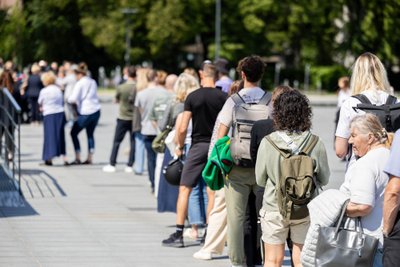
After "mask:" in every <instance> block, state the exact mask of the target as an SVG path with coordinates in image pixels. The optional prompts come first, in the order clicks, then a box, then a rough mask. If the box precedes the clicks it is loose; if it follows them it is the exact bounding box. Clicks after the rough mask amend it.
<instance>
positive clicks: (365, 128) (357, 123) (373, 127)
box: [350, 113, 391, 146]
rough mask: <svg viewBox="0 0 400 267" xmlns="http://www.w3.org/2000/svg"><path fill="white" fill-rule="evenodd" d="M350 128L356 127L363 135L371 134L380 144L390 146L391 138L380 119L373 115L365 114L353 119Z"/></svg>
mask: <svg viewBox="0 0 400 267" xmlns="http://www.w3.org/2000/svg"><path fill="white" fill-rule="evenodd" d="M350 127H355V128H356V129H357V130H359V131H360V132H361V133H362V134H369V133H371V134H372V135H373V136H374V137H375V138H376V140H377V141H378V142H379V143H380V144H385V145H386V146H390V143H391V138H389V134H388V133H387V131H386V129H385V128H383V126H382V124H381V122H380V121H379V118H378V117H377V116H376V115H374V114H372V113H365V114H363V115H360V116H356V117H354V118H353V119H352V121H351V123H350Z"/></svg>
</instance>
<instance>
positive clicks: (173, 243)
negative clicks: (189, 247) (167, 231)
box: [162, 232, 184, 248]
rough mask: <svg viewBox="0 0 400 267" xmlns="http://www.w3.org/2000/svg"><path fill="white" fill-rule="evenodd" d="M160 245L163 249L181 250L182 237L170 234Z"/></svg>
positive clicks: (182, 245)
mask: <svg viewBox="0 0 400 267" xmlns="http://www.w3.org/2000/svg"><path fill="white" fill-rule="evenodd" d="M162 245H163V246H164V247H174V248H183V247H184V244H183V236H182V235H179V234H177V233H176V232H175V233H173V234H171V235H170V236H169V237H168V238H167V239H164V240H163V241H162Z"/></svg>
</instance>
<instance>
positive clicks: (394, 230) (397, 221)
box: [382, 130, 400, 267]
mask: <svg viewBox="0 0 400 267" xmlns="http://www.w3.org/2000/svg"><path fill="white" fill-rule="evenodd" d="M384 171H385V172H386V173H387V174H388V175H389V182H388V184H387V185H386V189H385V194H384V200H383V230H382V231H383V237H384V240H383V266H385V267H397V266H399V263H400V253H399V248H400V211H399V210H400V130H397V131H396V133H395V135H394V138H393V143H392V147H391V151H390V156H389V160H388V162H387V164H386V167H385V168H384Z"/></svg>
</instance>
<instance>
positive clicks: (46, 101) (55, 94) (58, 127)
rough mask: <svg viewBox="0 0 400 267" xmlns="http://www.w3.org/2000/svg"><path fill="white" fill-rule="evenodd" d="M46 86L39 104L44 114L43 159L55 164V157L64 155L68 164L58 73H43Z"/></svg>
mask: <svg viewBox="0 0 400 267" xmlns="http://www.w3.org/2000/svg"><path fill="white" fill-rule="evenodd" d="M41 79H42V83H43V85H44V86H45V87H44V88H43V89H42V90H41V91H40V94H39V98H38V104H39V107H40V110H41V112H42V114H43V130H44V142H43V153H42V159H43V160H44V164H45V165H48V166H51V165H53V162H52V159H53V158H54V157H58V156H63V160H64V165H65V166H66V165H68V161H67V158H66V151H65V133H64V126H65V115H64V101H63V94H62V91H61V89H60V87H58V86H57V85H56V84H55V83H56V79H57V77H56V75H55V74H54V73H53V72H52V71H48V72H45V73H43V74H42V77H41Z"/></svg>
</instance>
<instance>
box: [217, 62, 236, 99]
mask: <svg viewBox="0 0 400 267" xmlns="http://www.w3.org/2000/svg"><path fill="white" fill-rule="evenodd" d="M214 64H215V66H216V67H217V71H218V80H217V81H216V82H215V87H217V88H221V90H222V92H225V93H228V91H229V88H230V87H231V84H232V82H233V81H232V79H231V78H229V76H228V73H229V71H228V69H227V68H226V66H227V65H228V61H227V60H226V59H224V58H219V59H217V60H216V61H215V62H214Z"/></svg>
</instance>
